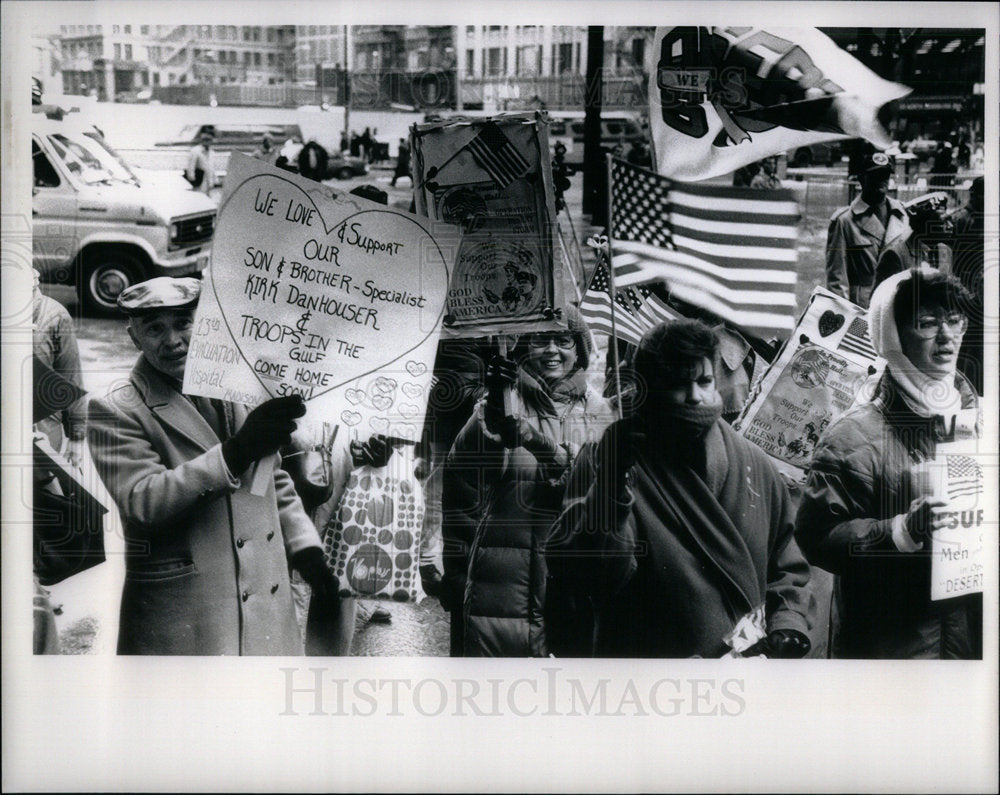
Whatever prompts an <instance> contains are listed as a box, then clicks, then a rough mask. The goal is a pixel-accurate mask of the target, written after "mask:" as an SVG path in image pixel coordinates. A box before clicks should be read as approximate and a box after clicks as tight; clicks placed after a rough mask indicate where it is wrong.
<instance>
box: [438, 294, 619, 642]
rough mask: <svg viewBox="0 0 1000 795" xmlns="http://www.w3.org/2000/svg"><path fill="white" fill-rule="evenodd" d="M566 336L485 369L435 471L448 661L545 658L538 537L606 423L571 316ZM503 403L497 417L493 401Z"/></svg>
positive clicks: (580, 331) (576, 319)
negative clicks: (483, 390) (575, 465)
mask: <svg viewBox="0 0 1000 795" xmlns="http://www.w3.org/2000/svg"><path fill="white" fill-rule="evenodd" d="M567 319H568V326H569V328H568V330H567V331H566V332H546V333H535V334H529V335H525V336H523V337H521V338H520V339H519V340H518V342H517V344H516V346H515V347H514V349H513V351H512V353H511V357H510V358H509V359H508V358H504V357H496V358H494V359H493V360H492V361H491V362H490V365H489V367H488V369H487V375H486V381H487V386H488V388H489V394H487V396H486V397H485V398H483V399H482V400H480V401H479V402H478V403H477V404H476V407H475V410H474V411H473V414H472V416H471V417H470V418H469V420H468V422H467V423H466V424H465V426H464V427H463V428H462V430H461V431H460V432H459V434H458V436H457V438H456V439H455V443H454V444H453V446H452V449H451V452H450V453H449V455H448V459H447V462H446V464H445V469H444V486H443V489H444V493H443V510H444V520H443V524H442V531H443V535H444V542H445V549H444V567H445V577H444V584H443V587H444V592H443V593H442V596H441V601H442V604H444V606H445V608H446V609H448V610H450V611H451V617H452V648H451V653H452V656H498V657H499V656H515V657H529V656H534V657H544V656H546V655H547V653H548V647H547V643H546V639H545V628H544V621H543V608H544V604H545V584H546V569H545V558H544V544H545V540H546V534H547V532H548V529H549V527H550V526H551V525H552V522H553V521H554V520H555V518H556V516H557V515H558V512H559V507H560V504H561V502H562V497H563V491H564V488H565V483H564V479H565V475H566V473H567V471H568V468H569V465H570V464H571V463H572V461H573V457H574V455H575V454H576V452H577V450H579V448H580V446H581V445H582V444H583V443H584V442H586V441H589V440H592V439H595V438H599V436H600V433H601V432H602V431H603V429H604V427H605V426H606V425H607V424H608V423H609V422H610V421H611V419H612V417H611V411H610V408H609V406H608V403H607V401H606V400H605V399H604V398H603V397H601V395H600V392H599V391H595V390H594V389H593V388H591V387H590V386H589V385H588V383H587V367H588V365H589V363H590V354H591V341H590V335H589V332H588V330H587V327H586V325H585V323H584V322H583V320H582V318H581V317H580V315H579V313H578V312H577V311H576V310H575V309H573V308H572V307H570V308H568V311H567ZM508 387H509V388H510V391H511V392H512V394H513V397H512V400H511V402H512V403H513V407H512V408H510V407H507V408H510V411H509V413H508V410H507V408H505V407H504V405H503V401H502V400H500V399H499V398H500V396H501V395H502V392H503V390H504V389H505V388H508Z"/></svg>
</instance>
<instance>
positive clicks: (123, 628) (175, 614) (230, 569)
mask: <svg viewBox="0 0 1000 795" xmlns="http://www.w3.org/2000/svg"><path fill="white" fill-rule="evenodd" d="M200 288H201V283H200V282H199V281H198V280H197V279H193V278H184V279H173V278H169V277H160V278H156V279H150V280H149V281H146V282H143V283H141V284H137V285H135V286H133V287H131V288H129V289H127V290H123V291H122V293H121V295H120V296H119V297H118V305H119V307H120V308H121V309H122V310H123V311H124V312H125V314H127V315H128V334H129V337H130V338H131V339H132V342H133V343H134V344H135V346H136V348H137V349H138V350H139V351H140V352H141V355H140V356H139V360H138V361H137V362H136V364H135V367H134V368H133V369H132V373H131V375H130V376H129V381H128V383H127V384H126V385H124V386H122V387H119V388H118V389H115V390H114V391H112V392H111V393H110V394H109V395H108V396H107V397H106V398H104V399H95V400H93V401H91V404H90V415H89V426H88V434H89V441H90V449H91V451H92V455H93V458H94V462H95V464H96V466H97V469H98V472H99V473H100V475H101V478H102V480H103V481H104V484H105V486H106V487H107V488H108V491H109V492H110V493H111V494H112V495H113V497H114V499H115V503H116V505H117V506H118V511H119V513H120V515H121V519H122V525H123V527H124V530H125V540H126V557H125V569H126V575H125V587H124V590H123V593H122V604H121V620H120V625H119V632H118V653H119V654H188V655H190V654H253V655H295V654H301V653H302V640H301V637H300V633H299V629H298V625H297V624H296V621H295V612H294V608H293V606H292V597H291V590H290V588H289V582H288V579H289V576H288V563H289V561H291V565H292V566H293V567H294V568H296V569H298V570H299V571H300V572H301V573H302V575H303V577H304V579H305V580H306V581H307V582H308V583H309V584H310V585H311V586H312V588H313V593H314V597H313V598H314V599H315V598H319V599H321V600H326V603H327V604H328V605H329V606H330V608H331V609H335V606H336V600H337V587H336V582H335V580H334V578H333V576H332V574H330V572H329V571H328V570H327V568H326V566H325V564H324V561H323V554H322V549H321V546H320V540H319V536H318V534H317V532H316V528H315V527H314V526H313V524H312V522H310V520H309V519H308V517H307V516H306V514H305V512H304V511H303V509H302V503H301V502H300V501H299V498H298V496H296V494H295V490H294V487H293V486H292V483H291V480H290V478H289V477H288V475H287V474H286V473H285V472H284V471H283V470H282V469H281V468H280V467H277V466H276V467H275V468H274V476H273V479H272V482H270V483H268V485H267V488H266V490H265V492H264V493H263V494H262V495H261V496H256V495H254V494H252V493H251V481H252V480H253V472H254V469H253V464H254V463H256V462H258V461H260V460H262V459H266V458H270V457H271V456H273V455H274V454H275V453H276V452H277V451H278V449H279V448H280V447H281V446H282V445H284V444H288V442H289V441H290V437H291V433H292V431H294V429H295V420H296V418H298V417H301V416H302V415H303V414H304V413H305V405H304V404H303V403H302V400H301V398H300V397H298V396H295V397H286V398H277V399H274V400H269V401H267V402H265V403H262V404H261V405H259V406H258V407H257V408H255V409H253V410H252V411H249V412H248V411H247V409H246V408H245V407H243V406H240V405H236V404H232V403H226V402H224V401H220V400H214V399H212V400H209V399H207V398H200V397H188V396H186V395H184V394H182V393H181V384H182V381H183V378H184V367H185V363H186V360H187V351H188V345H189V343H190V340H191V329H192V321H193V317H194V309H195V306H196V304H197V301H198V296H199V294H200Z"/></svg>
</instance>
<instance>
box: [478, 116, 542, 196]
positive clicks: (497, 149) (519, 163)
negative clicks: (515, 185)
mask: <svg viewBox="0 0 1000 795" xmlns="http://www.w3.org/2000/svg"><path fill="white" fill-rule="evenodd" d="M466 148H467V149H468V150H469V152H470V153H471V154H472V157H473V159H474V160H475V161H476V163H478V164H479V166H480V168H482V169H483V170H484V171H485V172H486V173H487V174H489V175H490V177H491V178H492V180H493V181H494V182H496V183H497V185H499V186H500V187H501V188H506V187H507V186H508V185H510V183H512V182H513V181H514V180H515V179H517V178H518V177H523V176H524V175H525V174H526V173H527V171H528V168H529V163H528V161H527V160H525V159H524V157H523V156H522V155H521V153H520V152H518V151H517V147H516V146H514V144H512V143H511V142H510V139H509V138H508V137H507V136H506V135H504V133H503V130H501V129H500V126H499V125H498V124H496V123H495V122H492V121H490V122H486V124H484V125H483V127H482V129H481V130H480V131H479V132H478V133H477V134H476V137H475V138H473V139H472V140H471V141H469V143H468V144H466Z"/></svg>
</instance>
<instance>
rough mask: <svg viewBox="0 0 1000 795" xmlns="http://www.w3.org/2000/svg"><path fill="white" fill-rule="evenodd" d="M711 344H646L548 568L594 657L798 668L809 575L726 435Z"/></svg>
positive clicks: (576, 478) (761, 470)
mask: <svg viewBox="0 0 1000 795" xmlns="http://www.w3.org/2000/svg"><path fill="white" fill-rule="evenodd" d="M718 357H719V340H718V337H717V336H716V335H715V333H714V332H713V331H712V330H711V329H710V328H708V327H707V326H706V325H704V324H703V323H701V322H699V321H696V320H685V321H678V322H674V323H669V324H663V325H660V326H657V327H656V328H654V329H652V330H650V331H648V332H647V333H646V334H645V336H644V337H643V338H642V341H641V342H640V344H639V349H638V351H637V353H636V357H635V364H634V370H635V381H636V384H637V386H638V392H637V395H636V398H635V405H634V406H632V407H630V408H629V410H628V411H627V412H626V416H625V418H624V419H622V420H620V421H618V422H616V423H615V424H614V425H612V426H610V427H609V428H608V429H607V431H606V432H605V433H604V436H603V438H602V439H601V441H600V443H599V444H598V445H596V446H593V447H592V448H590V449H588V450H587V451H584V452H581V454H580V456H579V457H578V459H577V462H576V464H575V466H574V468H573V472H572V474H571V476H570V479H569V485H568V487H567V494H566V502H565V506H566V507H565V510H564V511H563V514H562V515H561V516H560V518H559V521H558V523H557V524H556V526H555V527H554V529H553V533H552V535H551V537H550V542H549V547H548V550H547V556H546V557H547V563H548V566H549V569H550V572H551V573H552V575H553V576H555V577H558V578H559V579H560V580H562V581H566V580H575V581H576V582H577V583H578V584H579V588H580V590H581V591H583V592H586V593H589V594H590V597H591V599H592V601H593V605H594V609H595V614H596V623H595V627H594V633H593V640H594V643H593V645H592V648H591V653H595V654H596V656H598V657H721V656H725V655H736V654H743V653H750V654H755V655H756V654H760V653H763V654H766V655H767V656H771V657H802V656H804V655H805V654H806V653H807V652H808V651H809V648H810V643H809V639H808V636H807V634H806V633H807V632H808V629H809V622H808V619H807V617H806V613H807V608H808V606H809V601H810V595H809V591H808V588H807V586H808V583H809V567H808V565H807V564H806V562H805V560H804V559H803V557H802V554H801V553H800V552H799V550H798V547H797V546H796V544H795V540H794V539H793V537H792V529H793V522H794V515H793V506H792V501H791V499H790V497H789V494H788V491H787V490H786V488H785V486H784V484H783V483H782V481H781V479H780V478H779V476H778V473H777V471H776V470H775V469H774V466H773V465H772V464H771V462H770V460H769V459H768V457H767V456H766V455H765V454H764V453H763V452H762V451H761V450H760V449H759V448H757V447H755V446H754V445H753V444H751V443H749V442H747V441H746V440H745V439H743V438H742V437H740V436H737V435H736V433H735V432H734V431H732V430H731V429H730V427H729V426H728V425H727V424H726V423H725V422H723V421H721V416H722V408H723V401H722V397H721V395H720V394H719V392H718V390H717V388H716V384H715V369H716V366H717V362H718Z"/></svg>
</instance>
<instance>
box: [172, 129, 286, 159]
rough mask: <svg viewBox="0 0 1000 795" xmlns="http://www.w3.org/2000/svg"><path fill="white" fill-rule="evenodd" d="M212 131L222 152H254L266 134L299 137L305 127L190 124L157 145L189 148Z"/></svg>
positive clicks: (283, 138)
mask: <svg viewBox="0 0 1000 795" xmlns="http://www.w3.org/2000/svg"><path fill="white" fill-rule="evenodd" d="M205 133H210V134H212V135H214V136H215V141H214V143H213V144H212V146H213V147H214V148H215V149H218V150H220V151H229V152H252V151H254V150H255V149H256V148H257V147H258V146H260V141H261V139H262V138H263V137H264V133H268V134H269V135H270V136H271V140H273V141H275V142H276V143H279V142H282V141H286V140H288V139H289V138H294V137H295V136H298V137H299V139H300V140H301V138H302V130H301V129H300V128H299V125H297V124H189V125H187V126H185V127H183V128H182V129H181V131H180V132H179V133H178V134H177V135H176V136H175V137H174V138H171V139H170V140H167V141H159V142H157V144H156V146H174V147H185V148H188V149H190V148H191V147H192V146H194V145H195V144H197V143H199V142H200V141H201V136H202V135H204V134H205Z"/></svg>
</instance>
